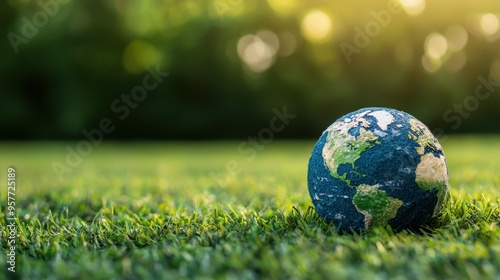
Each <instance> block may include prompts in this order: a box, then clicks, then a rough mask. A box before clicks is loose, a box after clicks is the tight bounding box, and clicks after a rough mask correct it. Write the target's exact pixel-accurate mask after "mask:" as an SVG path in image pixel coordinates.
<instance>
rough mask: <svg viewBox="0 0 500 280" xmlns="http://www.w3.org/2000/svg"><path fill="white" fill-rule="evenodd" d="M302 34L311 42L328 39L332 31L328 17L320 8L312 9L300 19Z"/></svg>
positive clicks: (320, 41)
mask: <svg viewBox="0 0 500 280" xmlns="http://www.w3.org/2000/svg"><path fill="white" fill-rule="evenodd" d="M300 27H301V30H302V35H303V36H304V38H305V39H307V40H308V41H310V42H312V43H322V42H325V41H327V40H328V39H329V37H330V36H331V33H332V21H331V19H330V17H329V16H328V15H327V14H326V13H324V12H323V11H320V10H312V11H310V12H309V13H307V15H306V16H305V17H304V18H303V19H302V23H301V26H300Z"/></svg>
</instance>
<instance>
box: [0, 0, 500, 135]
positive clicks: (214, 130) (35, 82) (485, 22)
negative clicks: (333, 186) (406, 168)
mask: <svg viewBox="0 0 500 280" xmlns="http://www.w3.org/2000/svg"><path fill="white" fill-rule="evenodd" d="M391 5H393V6H391ZM394 5H395V6H394ZM398 5H400V6H399V7H400V8H401V12H399V13H394V12H393V11H391V10H389V9H388V7H392V8H394V7H396V8H397V7H398ZM384 11H385V12H384ZM388 14H389V16H390V17H387V15H388ZM384 15H385V17H384ZM377 19H378V21H377ZM499 22H500V2H498V1H486V0H482V1H472V0H471V1H460V2H457V1H451V0H443V1H425V0H399V1H385V0H384V1H379V0H377V1H360V0H351V1H326V0H324V1H323V0H314V1H299V0H256V1H243V0H205V1H201V0H161V1H160V0H141V1H132V0H89V1H69V0H60V1H57V0H39V1H29V0H6V1H1V2H0V34H2V35H3V37H2V38H3V39H2V40H1V42H0V81H1V83H0V128H1V130H0V131H1V132H0V138H1V139H12V140H14V139H39V140H51V139H61V140H68V139H80V138H83V135H82V130H83V129H87V130H91V129H94V128H98V127H99V122H100V120H101V119H103V118H109V119H111V120H112V121H113V124H114V125H116V129H115V130H114V131H113V133H110V134H109V135H106V139H231V138H233V139H234V138H246V137H248V136H249V135H251V134H255V133H256V132H257V131H259V129H261V128H263V127H267V126H268V123H269V120H270V119H271V118H272V116H273V114H274V113H273V111H272V110H273V108H277V109H279V110H282V108H283V107H285V106H286V107H287V111H288V112H289V113H293V114H296V115H297V118H295V119H294V120H293V122H291V123H290V125H289V126H287V128H286V129H285V130H284V131H282V132H280V137H283V138H316V137H318V136H319V134H320V133H321V131H323V130H324V129H325V128H326V127H327V126H328V125H329V124H330V123H331V122H333V121H334V120H335V119H336V118H338V117H340V116H341V115H343V114H345V113H348V112H350V111H353V110H356V109H359V108H360V107H366V106H388V107H393V108H396V109H400V110H404V111H407V112H409V113H410V114H413V115H414V116H416V117H417V118H419V119H420V120H422V121H423V122H424V123H426V124H427V125H428V126H429V127H430V128H431V130H436V129H437V130H440V131H442V132H444V133H446V134H449V133H496V132H500V125H499V124H498V119H499V118H498V117H499V113H498V112H499V105H500V95H499V93H500V88H499V87H497V86H496V85H495V87H494V89H495V90H494V91H493V92H491V94H490V96H489V97H488V98H486V99H485V100H478V99H477V98H476V97H474V95H475V90H476V87H477V86H478V85H480V82H479V80H478V78H479V77H483V78H485V79H490V80H498V81H500V40H499V38H500V31H499V25H500V24H499ZM377 26H378V28H377ZM346 46H347V47H346ZM346 48H347V49H346ZM346 50H351V51H354V52H353V53H352V54H350V55H349V56H348V58H346V54H345V51H346ZM148 67H149V68H150V69H156V68H157V67H158V68H159V69H161V71H164V72H168V73H169V76H168V77H167V78H165V79H164V80H163V81H162V82H161V83H160V84H159V86H158V87H156V88H155V89H154V90H151V91H149V92H148V94H147V97H146V98H145V99H144V100H143V101H141V102H138V103H137V108H132V109H131V110H130V114H129V116H128V117H127V118H125V119H124V120H121V119H119V118H118V114H116V113H115V112H113V110H112V109H111V107H110V106H111V104H112V103H113V102H114V101H115V100H117V99H118V100H119V99H120V96H121V95H122V94H130V93H131V91H132V89H133V88H134V87H136V86H138V85H141V84H142V81H143V78H144V77H145V76H146V75H148V73H149V72H148V70H146V68H148ZM474 98H476V101H477V102H475V101H474ZM464 102H465V103H467V102H468V104H464ZM460 104H463V105H466V106H468V107H466V108H469V109H470V108H473V109H471V110H467V109H465V113H466V114H464V113H462V115H459V113H458V112H456V111H455V110H456V108H457V107H454V106H460ZM450 110H451V112H450ZM468 111H470V112H468ZM469 113H470V114H469ZM446 114H448V115H447V116H448V118H447V117H446ZM451 117H453V118H454V120H453V121H452V120H451V119H450V118H451ZM457 118H459V119H460V125H458V123H457V122H458V120H457Z"/></svg>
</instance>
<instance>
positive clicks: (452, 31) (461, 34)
mask: <svg viewBox="0 0 500 280" xmlns="http://www.w3.org/2000/svg"><path fill="white" fill-rule="evenodd" d="M468 39H469V35H468V33H467V30H465V28H464V27H463V26H461V25H456V26H453V27H450V28H448V30H446V41H447V42H448V48H449V49H450V51H454V52H457V51H460V50H461V49H463V48H464V47H465V45H466V44H467V41H468Z"/></svg>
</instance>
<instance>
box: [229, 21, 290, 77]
mask: <svg viewBox="0 0 500 280" xmlns="http://www.w3.org/2000/svg"><path fill="white" fill-rule="evenodd" d="M279 45H280V43H279V39H278V36H277V35H276V34H275V33H274V32H272V31H269V30H262V31H259V32H258V33H257V35H253V34H248V35H245V36H243V37H241V38H240V40H239V41H238V46H237V50H238V55H239V57H240V58H241V60H243V62H244V63H245V65H246V66H247V67H248V68H249V69H250V70H252V71H253V72H256V73H261V72H264V71H266V70H267V69H268V68H269V67H271V66H272V65H273V63H274V60H275V55H276V52H277V51H278V49H279Z"/></svg>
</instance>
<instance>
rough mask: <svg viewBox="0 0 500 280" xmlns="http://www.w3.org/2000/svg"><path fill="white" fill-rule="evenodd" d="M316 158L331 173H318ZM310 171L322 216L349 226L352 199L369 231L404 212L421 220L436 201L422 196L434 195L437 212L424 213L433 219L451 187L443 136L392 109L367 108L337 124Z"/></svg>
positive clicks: (318, 150)
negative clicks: (422, 211) (421, 211)
mask: <svg viewBox="0 0 500 280" xmlns="http://www.w3.org/2000/svg"><path fill="white" fill-rule="evenodd" d="M318 145H319V146H318ZM315 153H316V154H315ZM315 156H317V157H321V159H322V160H323V165H324V167H326V169H327V171H328V174H325V173H323V174H322V175H321V176H318V175H317V174H316V175H314V172H315V171H314V170H312V169H311V163H313V162H315V161H313V157H315ZM309 173H312V174H309V178H308V182H309V189H310V193H311V197H312V198H313V202H315V206H316V208H317V210H319V211H318V212H319V213H320V215H322V216H323V217H324V218H326V220H333V221H334V222H338V223H346V224H347V225H344V226H348V225H349V224H351V223H349V222H348V221H349V219H348V217H349V216H352V215H351V213H349V207H347V206H346V203H351V204H352V206H354V208H352V207H350V210H353V209H355V210H356V211H357V212H358V213H360V214H362V215H363V221H362V222H363V223H362V225H361V226H362V227H363V228H365V229H371V228H373V227H377V226H385V225H387V224H388V223H389V222H390V221H391V220H393V219H394V218H396V217H397V216H398V213H399V214H400V216H401V217H399V219H398V220H400V221H404V219H405V217H404V216H409V217H406V218H409V219H410V220H411V219H412V218H414V217H415V218H416V219H417V220H418V222H416V224H421V223H422V222H423V221H424V220H426V219H427V218H428V217H420V216H421V214H419V213H418V212H419V211H420V210H419V209H418V208H420V207H424V208H425V207H427V208H428V206H430V205H428V204H426V202H425V201H420V200H425V199H428V198H429V197H431V198H433V202H434V203H433V204H434V205H432V211H431V213H425V214H423V216H431V217H433V216H435V215H436V214H437V213H438V212H439V210H440V209H441V207H442V205H443V202H444V200H445V198H446V196H447V190H448V176H447V167H446V161H445V157H444V154H443V152H442V148H441V146H440V144H439V143H438V141H437V139H436V138H435V137H434V136H433V135H432V133H431V132H430V130H429V129H428V128H427V127H426V126H425V125H424V124H422V123H421V122H420V121H418V120H417V119H416V118H414V117H412V116H411V115H409V114H406V113H404V112H400V111H396V110H393V109H387V108H366V109H361V110H359V111H357V112H354V113H351V114H348V115H346V116H344V117H342V118H340V119H339V120H337V121H336V122H334V123H333V124H332V125H331V126H330V127H328V128H327V129H326V131H325V133H324V134H323V135H322V137H321V138H320V140H319V141H318V143H317V144H316V147H315V150H314V151H313V155H312V157H311V161H310V166H309ZM326 175H328V176H326ZM327 177H330V178H327ZM415 186H417V187H415ZM346 187H347V188H348V189H352V190H354V191H351V190H348V189H346ZM417 188H418V189H420V192H419V190H418V189H417ZM405 192H406V193H405ZM412 192H414V193H415V197H414V198H415V199H412ZM334 197H335V199H333V198H334ZM337 198H338V199H337ZM341 198H344V199H341ZM346 198H347V199H346ZM346 200H349V201H348V202H346ZM401 208H405V210H404V211H400V209H401ZM346 220H347V221H346ZM351 220H353V219H351ZM353 221H354V224H357V226H353V225H351V227H353V228H356V227H359V226H360V225H359V221H358V220H353ZM403 223H404V222H403ZM410 225H414V224H412V222H411V221H410ZM393 226H394V225H393ZM403 227H406V225H404V226H403Z"/></svg>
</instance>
